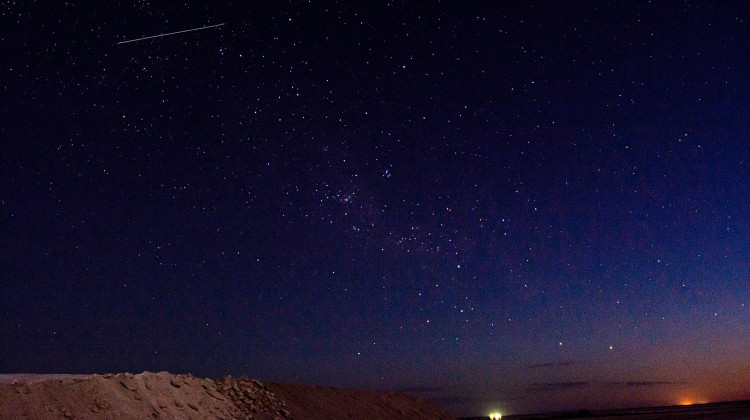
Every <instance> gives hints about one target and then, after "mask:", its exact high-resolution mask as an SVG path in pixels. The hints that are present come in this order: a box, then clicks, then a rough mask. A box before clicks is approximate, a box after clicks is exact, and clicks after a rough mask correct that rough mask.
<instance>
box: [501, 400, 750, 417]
mask: <svg viewBox="0 0 750 420" xmlns="http://www.w3.org/2000/svg"><path fill="white" fill-rule="evenodd" d="M532 419H539V420H554V419H587V420H597V419H610V420H635V419H639V420H657V419H658V420H667V419H670V420H671V419H674V420H693V419H707V420H719V419H722V420H725V419H726V420H729V419H732V420H741V419H747V420H750V401H736V402H723V403H711V404H695V405H678V406H669V407H648V408H630V409H622V410H596V411H595V410H591V411H588V410H580V411H576V412H565V413H548V414H533V415H520V416H503V420H532Z"/></svg>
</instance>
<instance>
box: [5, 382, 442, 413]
mask: <svg viewBox="0 0 750 420" xmlns="http://www.w3.org/2000/svg"><path fill="white" fill-rule="evenodd" d="M14 381H15V383H12V382H14ZM0 382H5V383H0V418H2V419H52V418H61V419H66V418H67V419H260V420H265V419H297V420H301V419H315V420H317V419H320V420H322V419H426V420H433V419H434V420H437V419H446V420H447V419H452V418H453V417H452V416H451V415H450V414H448V413H446V412H444V411H442V410H441V409H439V408H437V407H435V406H433V405H430V404H428V403H426V402H424V401H423V400H421V399H419V398H417V397H412V396H409V395H403V394H396V393H392V392H376V391H359V390H350V389H338V388H327V387H318V386H310V385H299V384H270V383H269V384H262V383H260V382H258V381H255V380H249V379H246V378H241V379H234V378H231V377H226V378H223V379H202V378H196V377H194V376H192V375H172V374H170V373H167V372H159V373H150V372H144V373H141V374H138V375H132V374H129V373H123V374H118V375H92V376H88V377H87V376H83V375H69V376H65V375H53V376H47V375H42V376H39V375H30V376H23V375H0ZM8 382H11V383H8Z"/></svg>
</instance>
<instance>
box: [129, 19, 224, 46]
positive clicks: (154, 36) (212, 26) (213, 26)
mask: <svg viewBox="0 0 750 420" xmlns="http://www.w3.org/2000/svg"><path fill="white" fill-rule="evenodd" d="M223 25H224V24H223V23H219V24H216V25H209V26H201V27H200V28H193V29H185V30H184V31H177V32H168V33H165V34H159V35H151V36H144V37H143V38H136V39H129V40H127V41H120V42H118V43H117V45H119V44H127V43H128V42H137V41H143V40H144V39H151V38H161V37H163V36H169V35H177V34H183V33H185V32H193V31H200V30H202V29H208V28H216V27H218V26H223Z"/></svg>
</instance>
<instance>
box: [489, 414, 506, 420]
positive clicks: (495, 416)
mask: <svg viewBox="0 0 750 420" xmlns="http://www.w3.org/2000/svg"><path fill="white" fill-rule="evenodd" d="M502 417H503V415H502V414H500V413H497V412H495V413H490V420H500V419H501V418H502Z"/></svg>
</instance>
